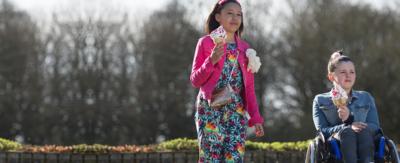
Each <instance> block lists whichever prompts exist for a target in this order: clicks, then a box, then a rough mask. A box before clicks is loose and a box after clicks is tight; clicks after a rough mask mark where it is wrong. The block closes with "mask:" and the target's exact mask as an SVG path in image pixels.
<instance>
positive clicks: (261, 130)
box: [254, 123, 264, 137]
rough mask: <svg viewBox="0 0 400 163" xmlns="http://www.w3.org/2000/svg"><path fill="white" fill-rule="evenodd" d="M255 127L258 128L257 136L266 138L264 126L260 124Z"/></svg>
mask: <svg viewBox="0 0 400 163" xmlns="http://www.w3.org/2000/svg"><path fill="white" fill-rule="evenodd" d="M254 127H255V128H256V136H257V137H261V136H264V128H263V126H262V124H260V123H258V124H255V125H254Z"/></svg>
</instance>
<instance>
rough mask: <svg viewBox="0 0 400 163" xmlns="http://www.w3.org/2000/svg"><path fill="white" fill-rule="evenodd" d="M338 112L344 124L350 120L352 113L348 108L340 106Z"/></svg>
mask: <svg viewBox="0 0 400 163" xmlns="http://www.w3.org/2000/svg"><path fill="white" fill-rule="evenodd" d="M337 112H338V115H339V118H340V119H341V120H342V121H343V122H344V121H346V120H347V118H349V116H350V111H349V108H347V106H340V107H338V110H337Z"/></svg>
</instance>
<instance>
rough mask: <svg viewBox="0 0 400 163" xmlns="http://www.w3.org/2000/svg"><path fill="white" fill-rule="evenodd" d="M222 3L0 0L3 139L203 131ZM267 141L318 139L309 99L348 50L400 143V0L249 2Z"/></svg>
mask: <svg viewBox="0 0 400 163" xmlns="http://www.w3.org/2000/svg"><path fill="white" fill-rule="evenodd" d="M215 2H216V1H214V0H207V1H204V0H192V1H186V0H154V1H139V0H111V1H107V0H88V1H84V0H41V1H31V0H0V137H3V138H8V139H11V140H16V141H18V142H21V143H26V144H38V145H40V144H64V145H69V144H79V143H87V144H91V143H99V144H110V145H118V144H152V143H158V142H162V141H164V140H169V139H173V138H178V137H189V138H196V130H195V124H194V111H195V108H194V102H195V97H196V95H197V92H198V90H197V89H194V88H193V87H192V86H191V85H190V82H189V75H190V71H191V66H192V60H193V55H194V50H195V46H196V43H197V40H198V39H199V38H200V37H201V36H203V35H204V34H205V33H204V24H205V20H206V18H207V16H208V13H209V12H210V11H211V9H212V7H213V5H214V4H215ZM241 3H242V8H243V11H244V23H245V30H244V31H245V32H244V35H243V38H244V39H245V40H247V41H248V42H249V43H250V45H251V46H252V48H254V49H256V50H257V52H258V55H259V56H260V57H261V59H262V63H263V65H262V67H261V68H262V69H261V71H259V73H257V74H256V75H255V77H256V93H257V97H258V102H259V105H260V111H261V112H262V115H263V116H264V118H265V124H264V125H265V126H266V127H265V132H266V136H265V137H263V138H257V139H256V138H253V137H252V136H250V139H253V140H254V139H255V140H259V141H295V140H306V139H311V138H313V137H314V136H315V128H314V126H313V122H312V117H311V111H312V100H313V98H314V96H315V95H316V94H318V93H322V92H327V91H329V90H330V88H331V84H330V83H329V82H328V80H327V79H326V65H327V62H328V59H329V57H330V55H331V53H332V52H333V51H336V50H340V49H343V50H344V52H345V53H346V54H347V55H348V56H350V57H351V58H353V60H354V61H355V64H356V70H357V82H356V85H355V88H356V89H360V90H366V91H369V92H370V93H371V94H372V95H373V96H374V97H375V100H376V105H377V108H378V112H379V118H380V121H381V126H382V128H383V130H384V132H385V134H386V135H388V136H389V137H390V138H392V139H394V140H395V141H397V142H400V130H399V129H398V126H400V119H399V118H398V117H400V108H399V106H400V75H399V72H400V46H399V39H400V13H399V11H398V10H396V9H397V8H399V7H400V0H387V1H373V0H351V1H345V0H283V1H282V0H262V1H255V0H251V1H250V0H247V1H246V0H242V1H241Z"/></svg>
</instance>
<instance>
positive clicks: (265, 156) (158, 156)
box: [0, 151, 305, 163]
mask: <svg viewBox="0 0 400 163" xmlns="http://www.w3.org/2000/svg"><path fill="white" fill-rule="evenodd" d="M304 157H305V152H301V151H294V152H272V151H247V152H246V153H245V162H246V163H263V162H265V163H299V162H304ZM197 160H198V153H197V152H194V151H187V152H150V153H107V154H76V153H27V152H0V163H197Z"/></svg>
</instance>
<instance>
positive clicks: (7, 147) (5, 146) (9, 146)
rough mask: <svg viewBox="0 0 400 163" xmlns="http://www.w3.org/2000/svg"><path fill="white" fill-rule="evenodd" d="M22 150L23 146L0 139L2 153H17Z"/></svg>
mask: <svg viewBox="0 0 400 163" xmlns="http://www.w3.org/2000/svg"><path fill="white" fill-rule="evenodd" d="M21 148H22V145H21V144H19V143H17V142H14V141H11V140H7V139H3V138H0V151H16V150H19V149H21Z"/></svg>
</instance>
